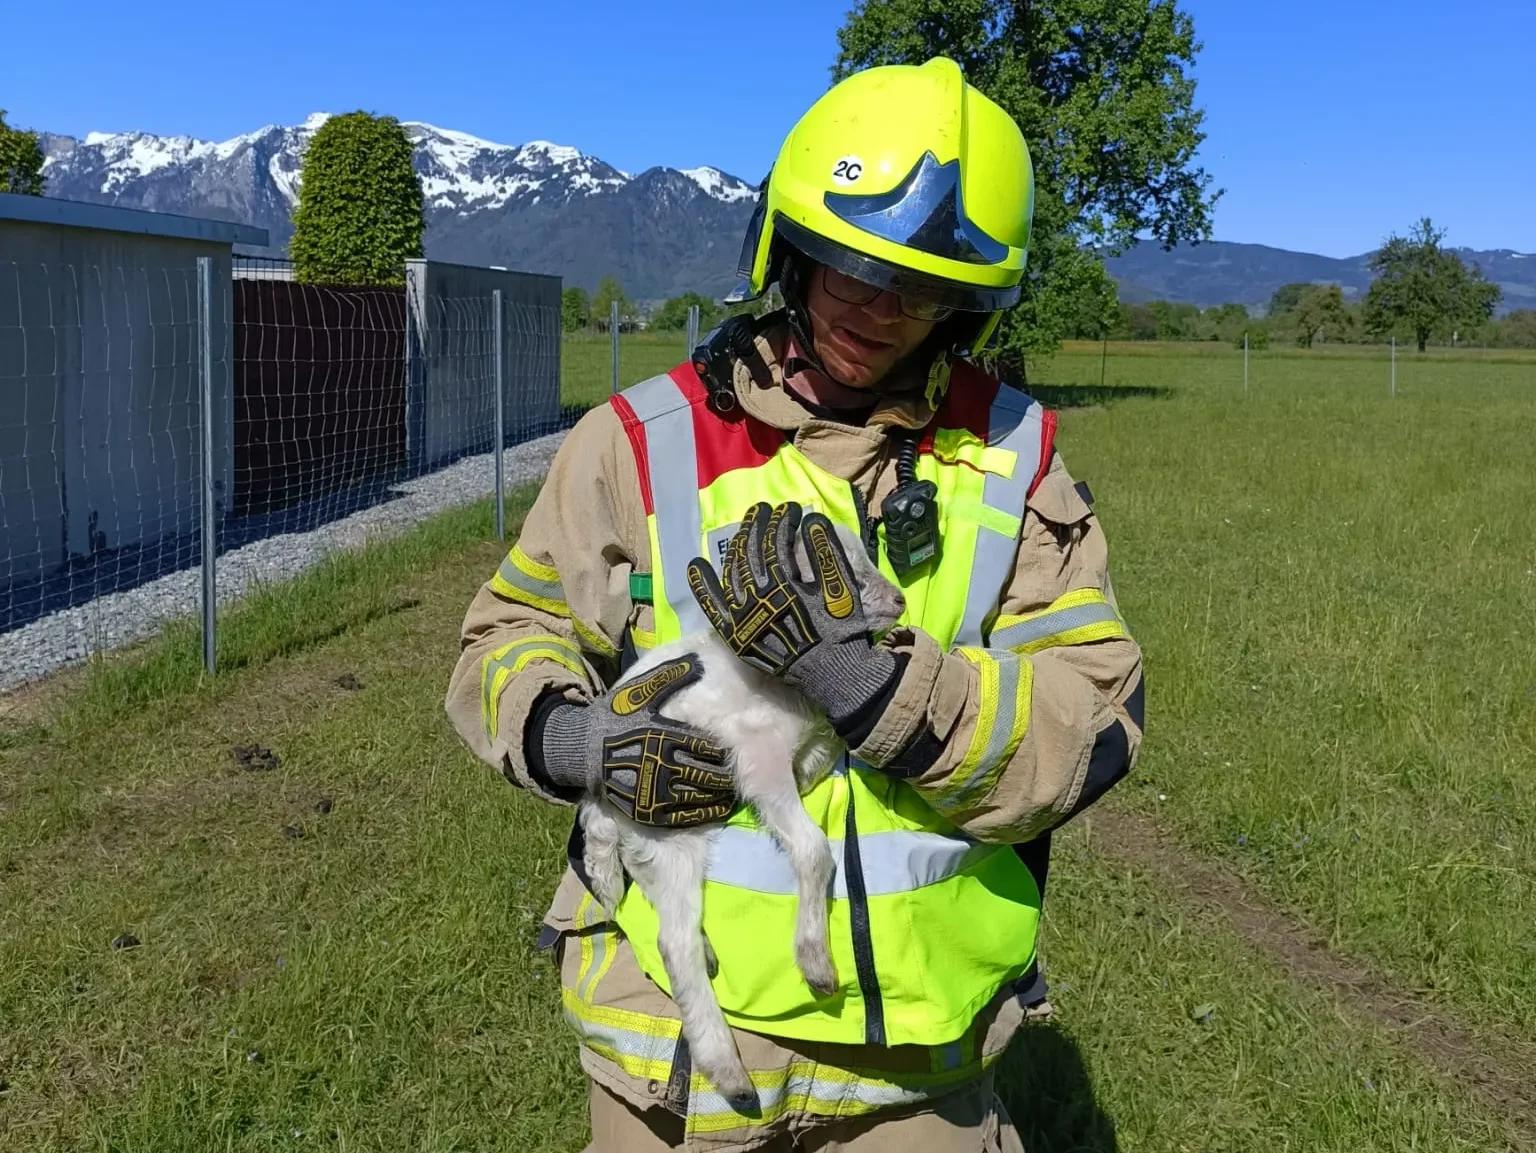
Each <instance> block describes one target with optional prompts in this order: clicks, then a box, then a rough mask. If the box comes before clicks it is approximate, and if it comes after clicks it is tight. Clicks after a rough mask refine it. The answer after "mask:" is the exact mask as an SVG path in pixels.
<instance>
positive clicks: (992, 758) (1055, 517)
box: [857, 456, 1143, 843]
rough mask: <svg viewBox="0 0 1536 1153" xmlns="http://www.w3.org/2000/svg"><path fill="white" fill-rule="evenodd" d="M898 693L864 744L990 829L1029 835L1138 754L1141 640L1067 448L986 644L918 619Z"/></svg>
mask: <svg viewBox="0 0 1536 1153" xmlns="http://www.w3.org/2000/svg"><path fill="white" fill-rule="evenodd" d="M887 643H891V644H894V647H895V648H896V649H897V651H898V652H905V653H907V654H908V664H907V671H906V673H905V675H903V677H902V679H901V681H900V682H899V683H898V686H897V688H896V691H895V694H894V696H893V697H892V700H891V703H890V705H889V707H887V708H886V710H885V711H884V713H883V714H882V715H881V717H880V720H879V721H878V722H877V723H876V724H875V726H874V728H873V729H872V730H871V731H870V733H869V736H868V737H867V738H866V739H865V740H864V741H863V742H862V743H861V745H860V747H859V749H858V750H857V751H858V753H859V755H860V756H861V757H862V758H863V759H864V760H866V761H868V762H869V763H870V764H873V765H877V766H881V767H884V768H886V769H887V770H889V771H892V772H895V773H896V774H898V775H900V776H904V777H906V778H907V779H909V780H910V782H911V783H912V784H913V786H914V787H915V788H916V789H917V790H918V792H919V793H921V794H922V796H923V797H924V799H926V800H927V801H928V802H929V804H931V805H933V806H934V808H936V809H938V810H939V811H940V812H942V813H943V814H944V815H946V816H947V817H949V818H950V819H951V820H953V821H954V822H955V823H956V824H957V825H959V826H960V827H961V828H962V829H964V830H965V831H966V832H967V833H969V834H970V835H972V836H974V837H976V838H977V839H979V840H983V841H992V842H1012V843H1022V842H1025V841H1029V840H1032V839H1034V838H1035V837H1037V836H1039V835H1040V834H1041V833H1044V832H1047V831H1049V830H1050V829H1052V828H1054V827H1055V826H1057V825H1059V824H1061V823H1062V822H1064V821H1066V820H1067V819H1069V818H1070V817H1072V816H1073V815H1075V814H1076V813H1078V812H1081V811H1082V810H1083V809H1084V808H1086V807H1087V806H1088V805H1090V804H1092V803H1093V802H1094V801H1095V800H1097V799H1098V798H1099V797H1100V796H1102V795H1103V794H1104V792H1105V791H1106V790H1107V789H1109V787H1110V786H1111V785H1113V784H1114V783H1115V782H1117V781H1118V780H1120V779H1121V778H1122V777H1124V776H1125V775H1126V774H1127V773H1128V772H1129V771H1130V769H1131V767H1132V765H1133V764H1134V763H1135V761H1136V757H1137V754H1138V751H1139V749H1140V745H1141V734H1142V701H1143V689H1142V674H1141V650H1140V649H1139V648H1138V646H1137V644H1136V642H1135V641H1134V640H1133V639H1132V638H1131V634H1130V632H1129V630H1128V629H1127V628H1126V626H1125V622H1124V621H1123V620H1122V619H1121V617H1120V613H1119V609H1118V607H1117V605H1116V602H1115V598H1114V592H1113V590H1112V588H1111V586H1110V580H1109V569H1108V552H1107V547H1106V544H1105V540H1104V533H1103V530H1102V528H1101V527H1100V525H1099V522H1098V519H1097V517H1095V516H1094V514H1093V511H1092V509H1091V508H1090V506H1089V505H1088V503H1087V502H1086V501H1085V500H1084V499H1083V497H1082V496H1081V495H1080V493H1079V492H1078V490H1077V488H1076V487H1075V486H1074V484H1073V481H1072V478H1071V476H1070V475H1069V474H1068V473H1067V470H1066V467H1065V466H1064V465H1063V464H1062V462H1061V458H1060V457H1059V456H1058V457H1054V458H1053V460H1052V462H1051V468H1050V470H1049V472H1047V474H1046V476H1045V478H1044V479H1043V480H1042V482H1041V483H1040V485H1039V486H1038V487H1037V488H1036V490H1035V492H1034V493H1033V494H1032V495H1031V496H1030V498H1029V504H1028V508H1027V510H1026V515H1025V517H1024V521H1023V524H1022V526H1021V528H1020V534H1019V551H1018V558H1017V561H1016V563H1015V568H1014V572H1013V576H1012V578H1011V579H1010V581H1009V583H1008V586H1007V587H1006V588H1005V589H1004V590H1003V593H1002V597H1001V600H1000V602H999V612H998V615H997V617H996V619H995V620H994V621H993V622H992V624H991V627H990V630H989V635H988V640H987V644H986V647H984V648H968V647H956V648H954V649H952V650H951V651H950V652H947V653H946V652H943V651H941V650H940V649H939V647H938V646H937V644H936V643H935V642H934V640H933V639H932V638H931V637H929V636H928V635H927V634H925V633H923V632H921V631H917V630H910V631H905V632H898V633H896V634H893V636H892V637H890V638H888V640H887Z"/></svg>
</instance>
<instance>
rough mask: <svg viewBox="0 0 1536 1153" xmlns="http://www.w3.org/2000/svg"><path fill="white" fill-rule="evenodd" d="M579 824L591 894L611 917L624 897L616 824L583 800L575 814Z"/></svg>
mask: <svg viewBox="0 0 1536 1153" xmlns="http://www.w3.org/2000/svg"><path fill="white" fill-rule="evenodd" d="M577 817H578V819H579V820H580V821H581V831H582V837H583V841H584V847H583V849H582V854H581V863H582V864H583V865H584V866H585V867H586V870H587V879H588V880H590V881H591V882H592V892H593V893H594V894H595V895H596V897H597V899H598V902H599V903H600V904H601V905H602V906H603V908H604V909H605V910H607V911H608V913H609V914H610V915H612V913H613V912H614V910H615V909H617V908H618V907H619V901H620V900H622V899H623V897H624V864H623V862H622V861H621V860H620V859H619V823H618V821H616V820H614V818H613V814H612V813H606V812H604V811H603V809H602V807H601V806H600V805H598V804H596V803H595V802H592V801H583V802H582V804H581V809H580V811H579V813H578V814H577Z"/></svg>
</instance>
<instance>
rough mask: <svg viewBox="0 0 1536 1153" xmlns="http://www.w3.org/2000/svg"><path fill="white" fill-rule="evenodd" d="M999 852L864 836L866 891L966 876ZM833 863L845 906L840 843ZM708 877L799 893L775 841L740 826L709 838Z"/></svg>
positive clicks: (904, 835) (927, 839)
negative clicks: (988, 857) (967, 871)
mask: <svg viewBox="0 0 1536 1153" xmlns="http://www.w3.org/2000/svg"><path fill="white" fill-rule="evenodd" d="M997 848H998V846H996V845H982V844H978V843H977V842H975V841H972V840H969V839H968V838H965V837H950V836H945V835H943V834H941V833H918V832H909V831H905V830H898V831H893V832H888V833H865V834H863V835H862V836H860V837H859V864H860V867H861V871H862V872H863V874H864V891H865V893H866V894H867V895H868V896H871V897H882V896H888V895H890V894H891V893H910V892H911V891H912V890H914V889H921V888H923V887H925V886H927V885H933V884H937V883H938V882H939V881H943V880H946V879H947V878H949V877H953V876H954V875H955V874H957V873H960V872H963V871H964V870H965V869H967V868H969V867H970V866H971V865H973V864H975V863H976V862H977V861H979V860H981V859H982V858H984V857H986V856H989V855H990V854H991V853H993V852H995V851H997ZM832 859H833V861H834V862H835V863H836V866H837V873H836V875H835V877H834V878H833V881H832V896H833V897H834V898H836V899H837V900H840V901H846V900H847V899H848V880H847V876H846V875H845V874H844V872H843V843H842V841H841V840H836V841H833V842H832ZM704 878H705V880H709V881H714V882H715V883H716V884H720V885H731V886H733V887H735V888H738V889H751V890H752V891H753V892H757V893H772V894H776V895H778V896H793V895H794V894H795V893H796V892H797V891H798V890H797V889H796V887H795V871H794V869H792V868H791V867H790V864H789V857H788V856H787V855H786V854H785V852H784V850H783V849H781V848H779V846H778V843H777V842H776V841H775V840H774V839H773V837H772V836H771V835H770V834H769V833H767V832H764V831H761V830H757V829H744V828H741V827H740V826H738V825H726V826H725V827H724V828H722V829H720V830H718V831H717V832H716V833H715V835H714V837H713V838H712V839H711V842H710V849H709V865H708V867H707V869H706V870H705V873H704Z"/></svg>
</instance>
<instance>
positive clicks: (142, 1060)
mask: <svg viewBox="0 0 1536 1153" xmlns="http://www.w3.org/2000/svg"><path fill="white" fill-rule="evenodd" d="M681 345H682V341H681V337H680V336H679V338H678V339H677V340H676V341H667V342H663V341H660V340H656V339H655V338H652V339H651V341H650V342H645V341H637V342H634V343H633V344H626V345H625V362H624V364H625V373H626V376H627V377H628V378H629V379H638V378H639V377H640V376H643V375H646V374H648V373H649V372H651V371H656V370H659V369H662V368H665V367H667V365H668V364H669V363H671V362H673V361H675V360H676V359H678V358H679V356H680V354H681ZM600 351H601V354H602V358H601V360H600V361H594V363H595V364H596V365H597V367H596V368H594V369H586V370H582V371H581V372H570V371H568V375H567V379H566V385H567V397H568V399H572V400H574V399H577V398H579V397H584V396H592V397H599V396H601V395H605V394H606V392H607V388H608V377H607V373H608V364H607V359H606V357H607V354H608V348H607V344H606V342H603V343H602V346H601V350H600ZM1100 355H1101V350H1100V348H1099V347H1098V346H1092V347H1081V348H1079V347H1069V348H1068V349H1066V350H1064V352H1063V353H1062V354H1061V355H1060V356H1058V357H1057V358H1055V359H1054V360H1053V361H1051V362H1049V363H1045V364H1040V365H1037V366H1033V368H1032V371H1031V381H1032V388H1033V389H1034V390H1035V391H1036V392H1037V393H1038V394H1039V395H1041V396H1042V398H1043V399H1046V400H1048V401H1049V402H1050V403H1053V404H1055V405H1056V406H1058V408H1059V410H1060V411H1061V415H1062V427H1061V434H1060V438H1059V445H1060V447H1061V449H1062V452H1063V455H1064V456H1065V458H1066V460H1067V463H1068V466H1069V467H1070V468H1071V469H1072V470H1073V472H1074V473H1075V474H1076V475H1077V476H1078V477H1079V478H1080V479H1085V480H1087V481H1088V482H1089V483H1090V484H1091V486H1092V488H1093V491H1094V493H1095V495H1096V497H1097V505H1098V510H1099V512H1100V514H1101V516H1102V518H1103V520H1104V522H1105V525H1106V529H1107V531H1108V534H1109V536H1110V539H1111V543H1112V549H1113V557H1114V565H1115V581H1116V591H1117V593H1118V595H1119V598H1120V601H1121V605H1122V608H1123V610H1124V612H1125V615H1126V617H1127V619H1128V620H1129V622H1130V624H1131V627H1132V629H1133V630H1134V631H1135V632H1136V634H1137V636H1138V637H1139V639H1140V640H1141V642H1142V644H1143V647H1144V649H1145V650H1146V656H1147V677H1148V693H1149V706H1148V718H1149V734H1148V742H1147V746H1146V749H1145V754H1144V757H1143V761H1142V764H1141V767H1140V770H1139V771H1138V773H1137V775H1136V776H1135V777H1134V778H1133V779H1132V780H1131V781H1128V782H1127V783H1126V784H1125V785H1123V786H1121V787H1120V788H1119V789H1118V790H1117V791H1116V792H1115V794H1113V795H1112V797H1111V798H1110V800H1109V801H1108V802H1106V804H1105V805H1104V806H1103V807H1102V811H1098V812H1095V813H1093V814H1090V815H1089V816H1088V817H1087V818H1085V819H1083V820H1080V821H1078V822H1076V823H1074V825H1073V826H1071V827H1069V830H1068V831H1067V832H1066V833H1064V834H1063V835H1062V836H1061V838H1060V839H1059V845H1060V848H1059V850H1058V854H1057V862H1056V865H1055V867H1054V868H1053V871H1052V881H1051V886H1052V887H1051V897H1050V901H1049V903H1048V906H1047V918H1046V936H1045V944H1044V949H1045V955H1046V958H1047V965H1048V970H1049V975H1050V978H1051V980H1052V983H1053V986H1054V989H1055V995H1054V997H1053V1000H1054V1001H1055V1002H1056V1004H1057V1007H1058V1015H1057V1018H1056V1019H1055V1021H1054V1022H1053V1023H1052V1024H1049V1025H1043V1026H1038V1027H1032V1028H1031V1030H1029V1031H1028V1032H1027V1033H1026V1035H1025V1037H1024V1038H1023V1040H1022V1041H1021V1043H1020V1045H1019V1046H1018V1047H1017V1048H1016V1050H1015V1052H1014V1053H1013V1054H1012V1056H1011V1057H1010V1060H1009V1062H1008V1064H1007V1067H1006V1070H1005V1076H1004V1083H1005V1088H1006V1092H1007V1095H1008V1098H1009V1102H1010V1106H1011V1109H1012V1112H1013V1113H1014V1116H1015V1117H1016V1119H1018V1120H1019V1121H1020V1122H1021V1124H1022V1125H1023V1127H1024V1128H1025V1130H1026V1135H1027V1137H1028V1139H1029V1147H1030V1149H1031V1150H1032V1153H1040V1151H1042V1150H1044V1151H1048V1153H1068V1151H1077V1150H1091V1151H1096V1153H1104V1151H1110V1150H1147V1151H1162V1150H1245V1151H1246V1150H1252V1151H1255V1153H1258V1151H1269V1150H1298V1151H1299V1150H1305V1151H1311V1150H1341V1151H1345V1150H1347V1151H1349V1153H1359V1151H1362V1150H1426V1151H1429V1150H1435V1151H1438V1150H1461V1149H1467V1150H1471V1149H1478V1150H1484V1149H1521V1148H1531V1147H1536V1120H1533V1117H1536V1088H1533V1087H1532V1079H1531V1078H1530V1075H1529V1071H1530V1069H1532V1068H1533V1067H1536V885H1533V882H1536V865H1533V863H1532V862H1533V860H1536V773H1533V771H1532V766H1533V764H1536V644H1533V640H1536V638H1533V631H1536V512H1533V509H1536V468H1533V467H1532V464H1533V453H1532V449H1531V447H1530V429H1531V428H1532V418H1533V416H1536V361H1533V360H1521V359H1519V358H1515V357H1508V356H1487V357H1484V356H1477V355H1473V356H1468V357H1462V358H1452V357H1445V356H1431V357H1426V358H1423V359H1419V358H1416V357H1413V356H1411V355H1404V356H1401V357H1400V358H1399V366H1398V395H1397V396H1396V397H1395V398H1389V397H1388V396H1387V364H1386V361H1385V359H1384V358H1382V357H1381V356H1379V355H1377V354H1376V353H1375V351H1371V352H1368V353H1360V352H1358V350H1357V351H1356V352H1355V354H1353V355H1351V353H1350V352H1349V351H1348V350H1346V351H1344V352H1332V351H1329V352H1319V353H1314V354H1310V355H1305V354H1300V353H1292V352H1285V353H1281V352H1275V353H1266V354H1264V355H1262V356H1258V355H1256V356H1255V357H1254V358H1253V361H1252V364H1251V372H1250V387H1249V389H1248V391H1247V392H1246V393H1245V392H1244V390H1243V381H1242V359H1241V354H1234V353H1233V352H1232V351H1231V350H1230V349H1225V348H1218V347H1211V348H1207V347H1204V346H1195V347H1166V346H1164V347H1148V346H1119V347H1116V346H1111V349H1110V355H1109V356H1108V359H1107V362H1106V363H1105V364H1104V366H1103V372H1104V380H1105V386H1106V387H1105V388H1103V389H1101V388H1100V387H1099V380H1100V371H1101V360H1100ZM566 360H567V366H568V370H571V369H574V368H575V366H576V363H577V362H576V359H575V358H574V357H573V356H572V355H571V353H570V351H569V346H568V349H567V357H566ZM631 366H633V367H631ZM579 390H585V391H579ZM526 496H527V494H520V496H519V499H520V500H525V499H526ZM514 523H515V518H514ZM489 525H490V519H489V514H488V512H487V510H486V509H485V508H484V507H479V508H474V509H469V510H464V511H462V512H457V513H453V514H450V515H448V516H446V517H443V518H441V519H440V520H438V521H436V522H433V523H431V524H429V525H424V526H423V527H422V528H421V529H420V530H418V531H417V532H416V533H414V534H413V535H411V536H409V537H406V538H403V539H401V540H398V541H396V542H393V543H389V544H385V545H380V546H376V547H375V548H373V549H371V550H370V551H368V552H366V553H363V554H349V555H347V556H343V557H339V558H337V559H336V560H335V561H334V562H333V563H331V564H329V565H327V566H325V567H323V568H321V569H319V570H316V571H314V572H312V573H310V574H308V575H306V576H305V577H303V578H301V579H300V580H299V581H297V582H295V583H294V584H293V585H291V586H286V587H283V588H279V589H273V590H269V591H267V592H265V593H263V594H262V595H261V596H259V597H257V598H254V599H253V600H251V601H250V602H248V603H247V604H246V605H245V606H243V607H242V608H241V609H239V610H237V611H235V612H234V613H232V614H230V616H229V618H228V620H227V623H226V624H225V626H224V632H223V634H222V642H223V646H224V647H223V652H222V659H223V667H224V668H225V669H226V670H227V671H226V672H225V673H223V674H221V676H220V677H219V679H218V680H217V681H216V682H213V683H207V682H205V681H203V680H202V678H200V677H199V675H198V648H197V638H196V634H195V632H194V631H192V630H190V629H178V630H173V631H172V632H171V633H170V634H168V635H167V636H166V637H165V638H163V639H162V640H161V641H159V642H157V643H155V644H154V645H151V646H149V647H148V648H147V649H145V650H143V651H141V652H139V653H137V654H133V655H131V656H128V657H124V658H117V659H113V660H109V661H106V662H103V663H101V664H99V665H96V666H94V667H93V668H91V669H89V670H84V671H81V672H76V673H72V674H67V675H64V676H61V677H59V678H56V679H55V680H53V681H52V682H49V683H47V684H45V685H43V686H41V687H40V688H38V689H34V690H31V691H29V692H27V693H24V694H22V695H20V696H17V697H14V698H9V699H7V698H0V1086H3V1087H0V1149H5V1150H7V1151H9V1150H12V1149H16V1150H32V1149H50V1150H51V1149H60V1150H62V1149H75V1148H101V1149H123V1150H130V1149H133V1150H136V1149H144V1150H203V1149H207V1148H210V1147H215V1146H217V1147H220V1148H228V1149H242V1150H245V1149H248V1150H257V1149H262V1150H264V1149H274V1148H275V1149H289V1148H291V1149H309V1148H318V1147H334V1148H343V1149H374V1148H379V1149H383V1148H390V1149H401V1148H411V1149H434V1150H435V1149H443V1150H446V1149H470V1148H475V1149H481V1148H483V1149H493V1148H506V1149H517V1150H520V1151H530V1153H531V1151H536V1150H537V1151H542V1150H551V1151H553V1150H575V1149H580V1148H581V1147H582V1144H583V1142H584V1114H583V1108H582V1099H581V1094H580V1087H579V1076H578V1073H577V1068H576V1063H575V1058H574V1052H573V1048H572V1045H571V1043H570V1041H569V1040H568V1038H567V1036H566V1035H565V1033H564V1031H563V1028H562V1026H561V1025H560V1023H559V1020H558V1013H557V1011H556V1007H555V1006H556V997H555V991H554V981H553V974H552V972H551V970H550V968H549V967H548V964H547V962H545V961H543V960H542V959H540V958H538V957H537V956H536V955H534V953H533V952H532V949H531V943H532V937H533V928H534V926H535V924H536V923H537V920H538V917H539V916H540V914H541V913H542V911H543V909H544V905H545V902H546V901H547V898H548V895H549V892H550V890H551V888H552V886H553V883H554V880H555V877H556V872H557V869H558V867H559V863H560V860H561V857H562V850H563V843H564V833H565V827H566V821H567V814H565V813H562V812H558V811H555V810H552V809H550V808H548V807H546V806H544V805H542V804H540V803H538V802H536V801H534V800H532V799H531V798H529V797H527V796H526V795H523V794H521V793H519V792H517V791H516V790H513V789H511V788H509V787H508V786H506V785H505V783H503V782H502V781H501V780H500V779H499V778H497V777H496V776H495V775H494V774H492V773H491V772H490V771H489V770H486V769H484V768H482V767H480V766H478V765H477V764H476V763H474V762H472V761H471V760H470V759H469V758H468V756H467V754H465V753H463V752H462V751H461V750H460V748H459V747H458V745H457V742H456V740H455V738H454V737H453V735H452V734H451V732H450V731H449V727H448V725H447V723H446V721H445V720H444V719H443V717H442V715H441V707H440V702H441V697H442V693H443V689H444V687H445V684H446V678H447V673H448V670H449V668H450V667H451V664H452V661H453V658H454V654H455V652H456V650H457V625H458V621H459V617H460V616H461V614H462V612H463V609H464V606H465V604H467V602H468V599H469V597H470V595H471V594H472V592H473V590H474V588H475V587H476V586H477V585H478V583H479V582H480V581H481V580H482V579H483V578H484V576H485V575H486V574H487V573H488V572H489V571H490V570H491V569H492V568H493V567H494V565H495V563H496V561H497V559H498V555H499V552H500V546H498V545H497V544H496V543H495V542H494V541H491V540H489V539H488V537H489V535H490V534H489ZM252 745H256V746H261V747H262V748H263V749H270V750H271V751H272V753H273V754H275V763H274V762H273V760H270V759H268V758H266V757H264V756H262V755H260V754H255V755H253V754H252V753H251V752H250V751H249V748H248V747H249V746H252ZM240 747H245V748H244V757H243V759H244V760H245V761H246V762H247V763H248V765H249V767H242V765H241V764H240V763H239V762H240V759H241V758H238V757H237V756H236V752H235V750H236V749H237V748H240ZM322 809H323V810H325V811H323V812H322V811H320V810H322ZM124 933H129V934H132V935H133V936H134V937H135V938H137V939H138V941H139V942H140V944H139V945H138V946H137V947H132V948H123V949H114V948H113V947H112V944H111V943H112V941H113V940H114V938H117V937H118V936H119V935H120V934H124Z"/></svg>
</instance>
